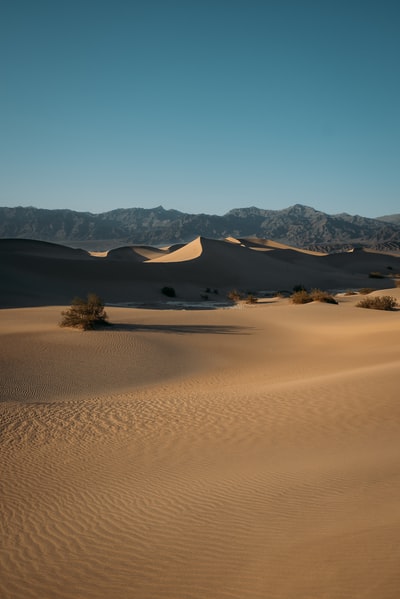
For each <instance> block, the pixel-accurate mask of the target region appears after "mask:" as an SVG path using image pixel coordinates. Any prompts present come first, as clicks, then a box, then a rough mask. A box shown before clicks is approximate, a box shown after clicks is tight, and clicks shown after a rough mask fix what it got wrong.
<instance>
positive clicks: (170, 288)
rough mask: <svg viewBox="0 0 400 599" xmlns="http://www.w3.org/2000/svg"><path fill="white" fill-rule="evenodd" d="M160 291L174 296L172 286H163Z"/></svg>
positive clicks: (168, 295)
mask: <svg viewBox="0 0 400 599" xmlns="http://www.w3.org/2000/svg"><path fill="white" fill-rule="evenodd" d="M161 293H163V294H164V295H166V296H167V297H176V293H175V289H174V288H173V287H163V288H162V289H161Z"/></svg>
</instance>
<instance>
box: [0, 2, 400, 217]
mask: <svg viewBox="0 0 400 599" xmlns="http://www.w3.org/2000/svg"><path fill="white" fill-rule="evenodd" d="M399 31H400V2H399V1H398V0H393V1H390V0H389V1H388V0H379V1H378V0H377V1H368V0H364V1H362V0H360V1H354V0H201V1H200V0H163V1H162V0H142V1H135V0H130V1H128V0H110V1H105V0H95V1H92V0H80V1H79V2H77V1H76V0H69V1H68V2H66V1H61V0H2V3H1V8H0V57H1V58H0V61H1V64H0V67H1V70H0V77H1V79H0V80H1V89H0V91H1V93H0V109H1V110H0V204H1V205H2V206H18V205H22V206H36V207H39V208H70V209H73V210H83V211H90V212H103V211H106V210H111V209H113V208H122V207H134V206H138V207H144V208H150V207H154V206H158V205H162V206H164V208H174V209H177V210H182V211H185V212H194V213H197V212H205V213H212V214H223V213H225V212H227V211H228V210H229V209H231V208H238V207H245V206H258V207H259V208H267V209H280V208H286V207H288V206H290V205H292V204H295V203H301V204H306V205H308V206H312V207H314V208H316V209H318V210H322V211H324V212H328V213H330V214H333V213H338V212H348V213H351V214H361V215H363V216H378V215H384V214H392V213H399V212H400V194H399V190H400V93H399V92H400V80H399V71H400V68H399V65H400V35H399Z"/></svg>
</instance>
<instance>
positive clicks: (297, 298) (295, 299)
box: [290, 289, 313, 304]
mask: <svg viewBox="0 0 400 599" xmlns="http://www.w3.org/2000/svg"><path fill="white" fill-rule="evenodd" d="M290 299H291V301H292V303H293V304H309V303H310V302H312V301H313V300H312V297H311V295H310V294H309V293H308V291H306V290H305V289H301V290H299V291H295V292H294V293H293V294H292V295H291V296H290Z"/></svg>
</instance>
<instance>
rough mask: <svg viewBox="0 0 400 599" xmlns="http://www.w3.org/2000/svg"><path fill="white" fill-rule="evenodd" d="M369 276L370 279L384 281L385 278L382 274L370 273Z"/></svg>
mask: <svg viewBox="0 0 400 599" xmlns="http://www.w3.org/2000/svg"><path fill="white" fill-rule="evenodd" d="M368 276H369V278H370V279H384V278H385V275H383V274H382V273H380V272H370V273H369V275H368Z"/></svg>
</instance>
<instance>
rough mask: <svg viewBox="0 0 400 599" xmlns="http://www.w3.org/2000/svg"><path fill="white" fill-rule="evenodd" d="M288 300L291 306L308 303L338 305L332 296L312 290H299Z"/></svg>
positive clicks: (319, 290) (325, 292) (320, 290)
mask: <svg viewBox="0 0 400 599" xmlns="http://www.w3.org/2000/svg"><path fill="white" fill-rule="evenodd" d="M290 299H291V301H292V303H293V304H309V303H310V302H324V303H327V304H337V303H338V302H337V300H336V299H335V298H334V297H333V295H331V294H330V293H328V292H327V291H322V289H312V290H311V291H307V290H306V289H299V290H297V291H295V292H294V293H293V294H292V295H291V297H290Z"/></svg>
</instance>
